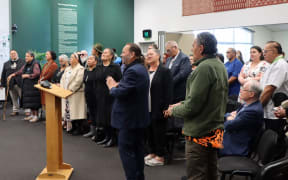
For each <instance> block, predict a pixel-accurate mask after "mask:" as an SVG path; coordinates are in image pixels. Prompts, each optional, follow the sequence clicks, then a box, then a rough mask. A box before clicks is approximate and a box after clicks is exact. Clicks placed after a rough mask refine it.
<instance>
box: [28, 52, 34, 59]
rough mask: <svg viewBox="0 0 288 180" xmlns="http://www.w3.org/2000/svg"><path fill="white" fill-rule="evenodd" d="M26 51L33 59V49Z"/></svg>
mask: <svg viewBox="0 0 288 180" xmlns="http://www.w3.org/2000/svg"><path fill="white" fill-rule="evenodd" d="M26 53H28V54H29V55H30V56H31V57H33V59H34V58H35V54H34V52H33V51H27V52H26Z"/></svg>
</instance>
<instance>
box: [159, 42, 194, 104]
mask: <svg viewBox="0 0 288 180" xmlns="http://www.w3.org/2000/svg"><path fill="white" fill-rule="evenodd" d="M165 48H166V53H167V54H168V55H169V58H167V62H166V64H165V66H166V67H168V68H169V69H170V70H171V74H172V77H173V102H172V103H177V102H180V101H182V100H184V99H185V92H186V80H187V77H188V76H189V74H190V72H191V70H192V69H191V64H190V60H189V57H188V56H187V55H185V54H184V53H183V52H181V51H180V49H179V48H178V44H177V43H176V42H175V41H168V42H167V43H166V46H165Z"/></svg>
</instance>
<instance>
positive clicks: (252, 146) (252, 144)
mask: <svg viewBox="0 0 288 180" xmlns="http://www.w3.org/2000/svg"><path fill="white" fill-rule="evenodd" d="M264 131H265V129H264V127H261V128H260V129H259V130H258V132H257V134H256V136H255V137H254V138H253V139H252V141H251V142H250V144H249V153H248V157H250V158H252V159H253V158H255V156H256V155H257V147H258V144H259V142H260V139H261V137H262V135H263V133H264Z"/></svg>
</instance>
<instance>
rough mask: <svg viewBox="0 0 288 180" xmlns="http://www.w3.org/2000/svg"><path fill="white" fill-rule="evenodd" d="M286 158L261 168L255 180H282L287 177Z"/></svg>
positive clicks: (287, 158)
mask: <svg viewBox="0 0 288 180" xmlns="http://www.w3.org/2000/svg"><path fill="white" fill-rule="evenodd" d="M287 169H288V156H287V155H286V156H285V157H284V158H282V159H279V160H277V161H273V162H271V163H268V164H266V165H265V166H262V167H261V171H259V172H258V173H257V175H256V178H255V180H283V179H287V177H288V171H287Z"/></svg>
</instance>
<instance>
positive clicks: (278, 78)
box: [260, 58, 288, 119]
mask: <svg viewBox="0 0 288 180" xmlns="http://www.w3.org/2000/svg"><path fill="white" fill-rule="evenodd" d="M260 84H261V87H262V88H263V90H264V88H265V86H268V85H272V86H274V87H276V90H275V91H274V93H273V95H274V94H275V93H279V92H282V93H284V94H286V95H288V63H287V62H286V61H285V60H284V59H283V58H281V59H279V60H278V61H276V62H273V63H272V64H271V65H270V66H269V67H268V68H267V70H266V72H265V73H264V74H263V76H262V78H261V80H260ZM273 95H272V96H273ZM274 107H275V106H274V104H273V102H272V98H271V99H270V100H269V102H268V104H267V105H266V106H265V107H264V118H267V119H278V118H277V117H275V116H274V112H273V108H274Z"/></svg>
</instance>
